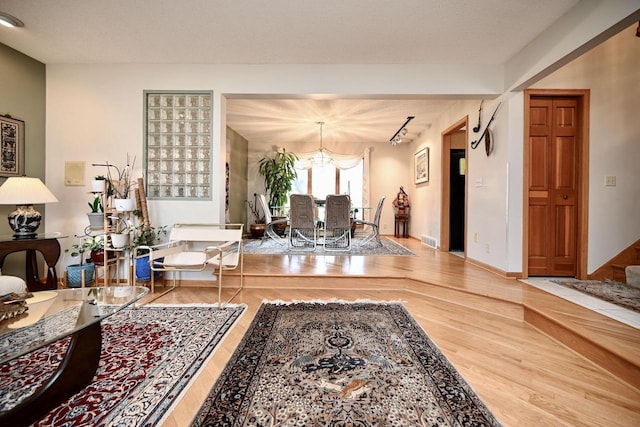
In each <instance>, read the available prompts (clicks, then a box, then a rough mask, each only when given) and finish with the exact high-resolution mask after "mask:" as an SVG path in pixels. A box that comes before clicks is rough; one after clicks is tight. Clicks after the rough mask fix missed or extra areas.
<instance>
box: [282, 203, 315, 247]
mask: <svg viewBox="0 0 640 427" xmlns="http://www.w3.org/2000/svg"><path fill="white" fill-rule="evenodd" d="M289 200H290V211H289V249H291V250H297V251H313V250H315V248H316V245H317V238H318V235H317V232H318V231H317V228H316V218H315V203H314V200H313V196H311V195H310V194H292V195H291V196H290V198H289Z"/></svg>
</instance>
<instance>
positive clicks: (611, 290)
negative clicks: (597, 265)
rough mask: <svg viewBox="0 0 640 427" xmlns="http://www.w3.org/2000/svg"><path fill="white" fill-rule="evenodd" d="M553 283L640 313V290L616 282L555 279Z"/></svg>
mask: <svg viewBox="0 0 640 427" xmlns="http://www.w3.org/2000/svg"><path fill="white" fill-rule="evenodd" d="M551 281H552V282H553V283H557V284H559V285H562V286H566V287H568V288H571V289H576V290H578V291H580V292H583V293H585V294H587V295H591V296H592V297H596V298H600V299H602V300H604V301H608V302H610V303H613V304H615V305H619V306H620V307H624V308H627V309H629V310H633V311H635V312H638V313H640V288H636V287H633V286H628V285H625V284H624V283H620V282H616V281H614V280H605V281H604V282H601V281H599V280H577V279H562V280H561V279H553V280H551Z"/></svg>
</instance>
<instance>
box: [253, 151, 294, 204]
mask: <svg viewBox="0 0 640 427" xmlns="http://www.w3.org/2000/svg"><path fill="white" fill-rule="evenodd" d="M274 148H276V149H275V152H274V154H273V155H272V156H268V155H267V156H265V157H263V158H262V159H260V161H259V162H258V173H259V174H260V175H262V176H263V177H264V186H265V188H266V190H267V193H269V206H270V207H271V208H272V209H279V207H282V206H285V205H286V204H287V196H288V194H289V193H290V192H291V188H292V186H293V181H294V180H295V179H296V178H297V177H298V173H297V172H296V169H295V161H296V160H298V157H297V156H296V155H295V154H294V153H287V151H286V149H284V148H283V149H282V151H280V150H278V149H277V147H274Z"/></svg>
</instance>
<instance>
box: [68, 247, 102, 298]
mask: <svg viewBox="0 0 640 427" xmlns="http://www.w3.org/2000/svg"><path fill="white" fill-rule="evenodd" d="M94 244H95V242H94V238H92V237H87V238H83V239H82V240H81V241H80V243H77V244H75V245H72V246H71V249H65V253H69V252H70V255H71V256H72V257H79V258H80V262H79V263H78V264H71V265H68V266H67V287H69V288H80V287H83V286H84V285H91V284H92V283H93V274H94V271H95V265H94V264H93V262H92V260H91V258H87V259H85V256H84V253H85V252H87V251H90V250H91V247H92V246H93V245H94ZM83 277H84V280H83Z"/></svg>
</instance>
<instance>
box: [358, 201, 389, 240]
mask: <svg viewBox="0 0 640 427" xmlns="http://www.w3.org/2000/svg"><path fill="white" fill-rule="evenodd" d="M385 198H386V196H382V197H380V200H379V201H378V207H377V208H376V213H375V214H374V216H373V221H366V220H362V219H356V220H355V221H354V222H355V224H356V225H357V224H361V225H365V226H369V227H370V228H371V230H370V232H369V234H368V235H367V236H366V237H365V238H364V239H362V241H361V242H360V246H362V245H365V244H367V243H369V242H370V241H371V240H373V239H375V240H376V242H377V246H378V247H380V246H382V242H381V241H380V217H381V216H382V206H384V200H385Z"/></svg>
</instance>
